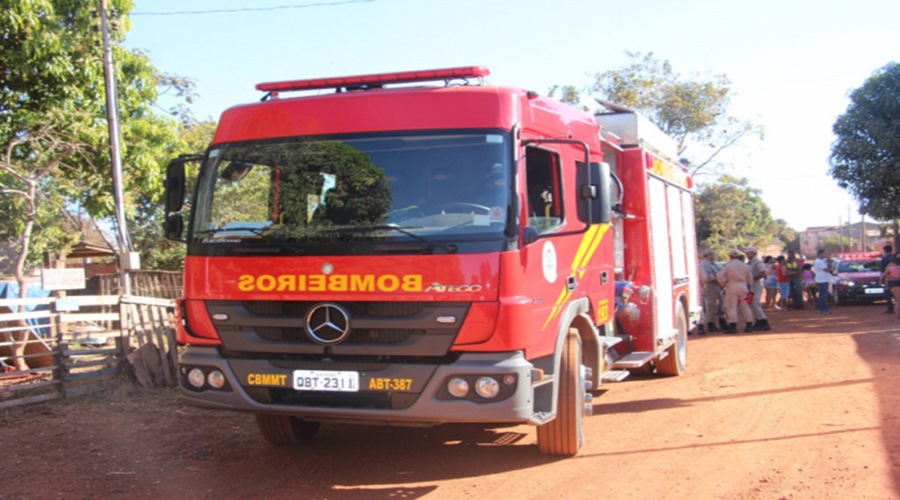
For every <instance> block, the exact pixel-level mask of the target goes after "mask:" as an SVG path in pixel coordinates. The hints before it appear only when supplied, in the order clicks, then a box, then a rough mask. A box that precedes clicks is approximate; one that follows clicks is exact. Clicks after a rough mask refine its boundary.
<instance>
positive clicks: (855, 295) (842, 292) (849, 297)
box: [835, 282, 886, 302]
mask: <svg viewBox="0 0 900 500" xmlns="http://www.w3.org/2000/svg"><path fill="white" fill-rule="evenodd" d="M835 295H837V296H838V299H839V301H841V302H844V301H846V302H856V301H873V300H882V299H884V298H885V297H886V287H884V286H882V284H881V283H878V282H856V283H854V284H853V286H848V285H847V284H845V283H839V284H837V285H835Z"/></svg>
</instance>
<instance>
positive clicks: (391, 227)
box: [323, 224, 458, 254]
mask: <svg viewBox="0 0 900 500" xmlns="http://www.w3.org/2000/svg"><path fill="white" fill-rule="evenodd" d="M419 227H421V226H410V227H405V228H404V227H400V226H398V225H397V224H379V225H375V226H356V227H345V228H339V229H332V230H325V231H323V232H337V233H371V232H373V231H397V232H398V233H400V234H403V235H406V236H409V237H410V238H412V239H414V240H416V241H419V242H421V243H424V244H425V245H426V246H425V247H424V248H422V247H419V250H421V251H423V252H425V253H433V252H434V249H435V248H440V249H441V250H443V251H445V252H447V253H448V254H453V253H456V251H457V250H458V248H457V247H456V245H453V244H450V245H445V244H443V243H439V242H437V241H434V240H431V239H428V238H425V237H423V236H419V235H418V234H416V233H413V232H411V231H407V229H418V228H419ZM397 245H402V243H397ZM395 249H396V247H395ZM426 251H427V252H426Z"/></svg>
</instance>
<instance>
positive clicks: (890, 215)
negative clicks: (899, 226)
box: [830, 62, 900, 220]
mask: <svg viewBox="0 0 900 500" xmlns="http://www.w3.org/2000/svg"><path fill="white" fill-rule="evenodd" d="M898 117H900V63H896V62H892V63H890V64H888V65H886V66H884V67H883V68H881V69H879V70H878V71H876V72H875V74H873V75H872V76H871V77H870V78H869V79H868V80H866V81H865V83H863V85H862V86H861V87H859V88H858V89H856V90H854V91H853V92H852V93H851V94H850V105H849V106H848V107H847V111H846V112H845V113H844V114H843V115H841V116H839V117H838V119H837V121H835V123H834V127H833V130H834V134H835V135H836V136H837V140H836V141H835V142H834V144H833V145H832V148H831V170H830V173H831V175H832V177H834V178H835V179H836V180H837V181H838V185H839V186H840V187H842V188H844V189H848V190H849V191H850V193H851V194H852V195H853V197H854V198H856V199H857V201H859V204H860V208H859V210H860V212H862V213H864V214H866V215H870V216H872V217H875V218H876V219H881V220H896V219H900V118H898Z"/></svg>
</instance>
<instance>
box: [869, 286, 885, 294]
mask: <svg viewBox="0 0 900 500" xmlns="http://www.w3.org/2000/svg"><path fill="white" fill-rule="evenodd" d="M866 293H867V294H870V295H876V294H877V295H881V294H883V293H884V288H866Z"/></svg>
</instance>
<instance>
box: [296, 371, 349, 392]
mask: <svg viewBox="0 0 900 500" xmlns="http://www.w3.org/2000/svg"><path fill="white" fill-rule="evenodd" d="M294 389H295V390H298V391H328V392H357V391H359V373H358V372H337V371H334V372H333V371H318V370H294Z"/></svg>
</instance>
